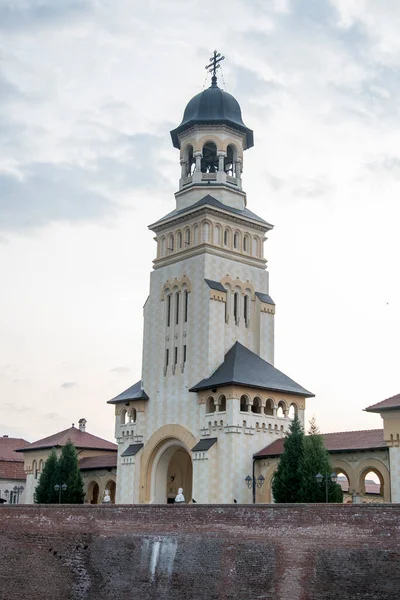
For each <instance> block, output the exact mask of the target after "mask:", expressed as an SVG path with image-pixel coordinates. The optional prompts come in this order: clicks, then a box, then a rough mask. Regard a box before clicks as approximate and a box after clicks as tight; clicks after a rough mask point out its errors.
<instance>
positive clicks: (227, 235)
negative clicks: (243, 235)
mask: <svg viewBox="0 0 400 600" xmlns="http://www.w3.org/2000/svg"><path fill="white" fill-rule="evenodd" d="M230 245H231V236H230V231H229V229H225V231H224V246H227V247H229V246H230Z"/></svg>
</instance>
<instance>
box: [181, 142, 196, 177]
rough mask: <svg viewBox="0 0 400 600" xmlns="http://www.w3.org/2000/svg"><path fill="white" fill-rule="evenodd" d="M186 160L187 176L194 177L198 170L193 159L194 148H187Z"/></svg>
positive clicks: (189, 146)
mask: <svg viewBox="0 0 400 600" xmlns="http://www.w3.org/2000/svg"><path fill="white" fill-rule="evenodd" d="M184 160H185V162H186V176H189V175H192V174H193V173H194V171H195V168H196V161H195V159H194V157H193V146H192V145H191V144H189V145H188V146H186V149H185V155H184Z"/></svg>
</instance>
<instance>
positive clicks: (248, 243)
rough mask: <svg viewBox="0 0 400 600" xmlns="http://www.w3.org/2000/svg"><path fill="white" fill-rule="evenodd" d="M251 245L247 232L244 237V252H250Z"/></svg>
mask: <svg viewBox="0 0 400 600" xmlns="http://www.w3.org/2000/svg"><path fill="white" fill-rule="evenodd" d="M249 247H250V238H249V236H248V235H247V234H246V235H245V236H244V237H243V252H248V251H249Z"/></svg>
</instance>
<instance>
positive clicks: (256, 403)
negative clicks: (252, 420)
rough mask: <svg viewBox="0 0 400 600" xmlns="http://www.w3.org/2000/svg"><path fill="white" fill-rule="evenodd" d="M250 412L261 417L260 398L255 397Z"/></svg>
mask: <svg viewBox="0 0 400 600" xmlns="http://www.w3.org/2000/svg"><path fill="white" fill-rule="evenodd" d="M251 412H253V413H255V414H256V415H261V398H259V397H258V396H256V397H255V398H254V400H253V406H252V407H251Z"/></svg>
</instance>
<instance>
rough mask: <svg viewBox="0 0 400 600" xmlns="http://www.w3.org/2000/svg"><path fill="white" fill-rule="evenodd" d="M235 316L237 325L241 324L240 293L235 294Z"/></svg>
mask: <svg viewBox="0 0 400 600" xmlns="http://www.w3.org/2000/svg"><path fill="white" fill-rule="evenodd" d="M233 316H234V318H235V325H238V324H239V293H238V292H235V293H234V294H233Z"/></svg>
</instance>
